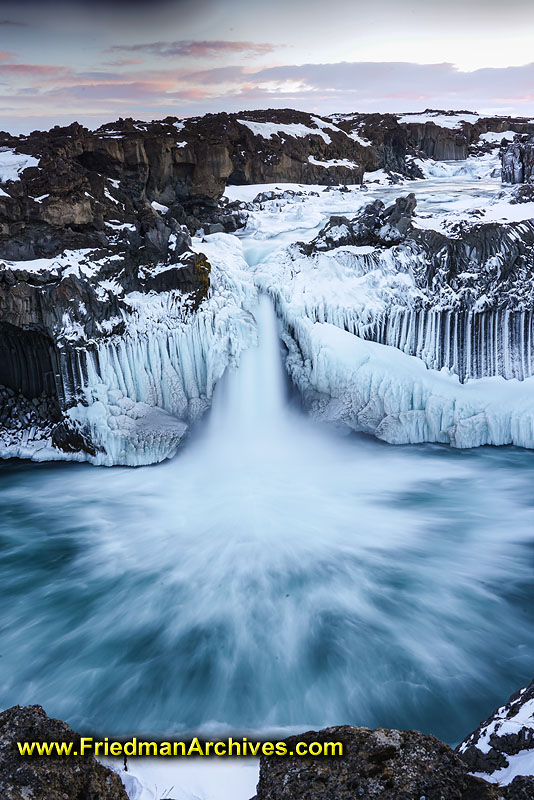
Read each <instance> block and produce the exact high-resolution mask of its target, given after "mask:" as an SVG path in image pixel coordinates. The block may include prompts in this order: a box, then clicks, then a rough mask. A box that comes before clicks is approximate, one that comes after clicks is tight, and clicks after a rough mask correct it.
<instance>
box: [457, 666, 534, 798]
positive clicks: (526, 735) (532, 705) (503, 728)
mask: <svg viewBox="0 0 534 800" xmlns="http://www.w3.org/2000/svg"><path fill="white" fill-rule="evenodd" d="M528 751H531V753H532V763H533V769H534V681H532V683H530V684H529V685H528V686H527V687H525V688H524V689H520V691H518V692H515V693H514V694H513V695H512V696H511V697H510V699H509V700H508V702H507V703H505V705H503V706H500V707H499V708H498V709H496V711H494V712H493V714H491V715H490V716H489V717H488V718H487V719H485V720H484V721H483V722H481V723H480V725H479V727H478V728H477V729H476V730H475V731H473V733H470V734H469V736H467V737H466V738H465V739H464V741H463V742H462V743H461V744H460V745H458V747H457V752H458V754H459V756H460V757H461V758H462V759H463V761H465V763H466V764H467V765H468V767H469V769H470V770H471V771H472V772H477V773H485V774H488V775H492V774H494V773H495V772H497V773H498V771H499V770H504V769H506V768H507V767H509V766H510V764H511V762H512V761H513V759H514V756H517V755H518V754H520V753H526V752H528ZM533 789H534V781H533ZM532 796H534V792H533V795H532Z"/></svg>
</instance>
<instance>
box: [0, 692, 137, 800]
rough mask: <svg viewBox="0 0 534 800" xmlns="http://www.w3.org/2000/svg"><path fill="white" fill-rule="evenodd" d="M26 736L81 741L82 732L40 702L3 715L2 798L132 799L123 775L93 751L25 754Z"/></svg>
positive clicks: (0, 728) (0, 734) (0, 731)
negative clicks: (19, 744) (84, 753)
mask: <svg viewBox="0 0 534 800" xmlns="http://www.w3.org/2000/svg"><path fill="white" fill-rule="evenodd" d="M21 741H28V742H31V741H39V742H43V741H46V742H50V741H58V742H75V743H77V742H78V741H79V735H78V734H77V733H75V732H74V731H73V730H72V729H71V728H69V726H68V725H67V724H66V723H65V722H61V721H60V720H57V719H50V717H47V715H46V714H45V712H44V710H43V709H42V708H41V706H26V707H21V706H14V707H13V708H9V709H8V710H7V711H4V712H3V713H2V714H0V797H1V798H2V800H128V795H127V794H126V792H125V790H124V786H123V784H122V782H121V779H120V778H119V776H118V775H116V774H115V773H114V772H112V771H111V770H109V769H107V768H106V767H104V766H102V764H99V763H98V761H97V760H96V759H95V758H94V756H84V757H83V758H76V757H75V756H72V757H68V758H65V757H57V756H56V757H52V756H50V757H49V756H47V757H30V758H29V757H27V756H25V757H23V756H20V755H19V753H18V748H17V742H21Z"/></svg>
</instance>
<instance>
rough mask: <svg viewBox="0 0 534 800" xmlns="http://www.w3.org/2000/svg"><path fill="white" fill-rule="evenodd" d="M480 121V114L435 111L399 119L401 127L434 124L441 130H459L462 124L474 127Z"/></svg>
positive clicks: (399, 117)
mask: <svg viewBox="0 0 534 800" xmlns="http://www.w3.org/2000/svg"><path fill="white" fill-rule="evenodd" d="M479 119H480V116H479V115H478V114H441V113H439V112H433V111H430V112H428V113H427V114H403V115H402V116H398V117H397V120H398V122H399V124H400V125H402V124H407V123H414V122H415V123H419V124H422V125H425V124H426V123H427V122H433V123H434V125H439V127H440V128H451V129H453V128H459V127H460V125H461V124H462V122H470V123H471V124H473V125H474V124H475V122H478V120H479Z"/></svg>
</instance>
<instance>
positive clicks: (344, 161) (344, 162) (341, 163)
mask: <svg viewBox="0 0 534 800" xmlns="http://www.w3.org/2000/svg"><path fill="white" fill-rule="evenodd" d="M308 161H309V162H310V164H315V165H316V166H318V167H326V168H327V169H328V168H330V167H346V168H347V169H359V165H358V164H356V163H355V162H354V161H349V159H348V158H332V159H330V160H329V161H319V160H318V159H317V158H315V156H308Z"/></svg>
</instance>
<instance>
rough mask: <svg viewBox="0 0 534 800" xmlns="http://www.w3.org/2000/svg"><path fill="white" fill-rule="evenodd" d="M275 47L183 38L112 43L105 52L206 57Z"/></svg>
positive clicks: (253, 52)
mask: <svg viewBox="0 0 534 800" xmlns="http://www.w3.org/2000/svg"><path fill="white" fill-rule="evenodd" d="M275 49H276V47H275V45H273V44H269V43H267V42H230V41H225V40H206V41H194V40H190V39H183V40H180V41H176V42H146V43H141V44H128V45H114V46H113V47H110V48H109V49H108V50H105V51H104V52H105V53H125V52H127V53H148V54H150V55H154V56H161V57H163V58H168V57H173V58H177V57H178V58H185V57H193V58H206V57H207V56H217V55H225V54H229V53H248V54H250V55H257V56H260V55H265V54H266V53H272V51H273V50H275Z"/></svg>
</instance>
